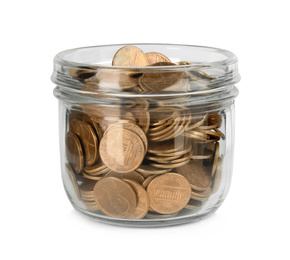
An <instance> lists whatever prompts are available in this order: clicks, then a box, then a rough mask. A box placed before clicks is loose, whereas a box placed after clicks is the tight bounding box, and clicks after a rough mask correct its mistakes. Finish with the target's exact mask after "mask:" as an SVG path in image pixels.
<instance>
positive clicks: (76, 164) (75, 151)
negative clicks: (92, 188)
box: [65, 132, 84, 174]
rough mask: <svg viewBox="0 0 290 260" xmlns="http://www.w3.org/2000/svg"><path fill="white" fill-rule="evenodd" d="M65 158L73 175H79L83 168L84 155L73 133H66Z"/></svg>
mask: <svg viewBox="0 0 290 260" xmlns="http://www.w3.org/2000/svg"><path fill="white" fill-rule="evenodd" d="M65 143H66V157H67V161H68V163H69V164H70V165H71V166H72V168H73V170H74V171H75V173H77V174H79V173H80V172H81V171H82V170H83V167H84V154H83V149H82V145H81V142H80V140H79V139H78V137H77V135H76V134H74V133H73V132H68V133H67V134H66V137H65Z"/></svg>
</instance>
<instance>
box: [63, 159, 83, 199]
mask: <svg viewBox="0 0 290 260" xmlns="http://www.w3.org/2000/svg"><path fill="white" fill-rule="evenodd" d="M65 167H66V170H67V173H68V176H69V179H70V181H71V183H72V185H73V189H74V192H75V194H76V196H77V198H80V197H81V193H80V189H79V185H78V183H77V179H76V176H75V173H74V171H73V169H72V167H71V166H70V164H69V163H66V164H65Z"/></svg>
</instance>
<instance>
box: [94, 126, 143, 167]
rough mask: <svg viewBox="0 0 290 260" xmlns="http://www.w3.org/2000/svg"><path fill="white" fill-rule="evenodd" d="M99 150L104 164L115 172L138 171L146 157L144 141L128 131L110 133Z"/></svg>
mask: <svg viewBox="0 0 290 260" xmlns="http://www.w3.org/2000/svg"><path fill="white" fill-rule="evenodd" d="M99 149H100V156H101V158H102V161H103V163H104V164H105V165H106V166H107V167H108V168H110V169H111V170H112V171H115V172H130V171H133V170H135V169H137V168H138V167H139V165H140V164H141V163H142V161H143V159H144V156H145V148H144V144H143V141H142V140H141V138H140V137H139V136H138V135H137V134H136V133H135V132H133V131H130V130H127V129H116V130H114V129H113V130H111V131H108V132H107V133H106V134H105V135H104V137H103V139H102V140H101V143H100V148H99Z"/></svg>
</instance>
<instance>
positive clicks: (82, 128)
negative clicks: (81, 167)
mask: <svg viewBox="0 0 290 260" xmlns="http://www.w3.org/2000/svg"><path fill="white" fill-rule="evenodd" d="M74 132H75V133H76V134H77V135H78V137H79V138H80V140H81V143H82V145H83V147H84V152H85V161H86V165H87V166H90V165H92V164H94V163H95V162H96V161H97V159H98V157H99V154H98V138H97V136H96V134H95V132H94V130H93V128H92V127H91V126H90V125H89V124H87V123H85V122H83V121H79V122H78V123H77V124H76V125H75V127H74Z"/></svg>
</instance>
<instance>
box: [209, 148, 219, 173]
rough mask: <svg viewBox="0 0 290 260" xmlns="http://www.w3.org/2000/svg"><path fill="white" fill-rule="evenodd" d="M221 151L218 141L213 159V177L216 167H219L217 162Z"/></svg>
mask: <svg viewBox="0 0 290 260" xmlns="http://www.w3.org/2000/svg"><path fill="white" fill-rule="evenodd" d="M219 151H220V144H219V143H216V148H215V153H214V159H213V164H212V170H211V177H213V176H214V174H215V171H216V168H217V163H218V158H219Z"/></svg>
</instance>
